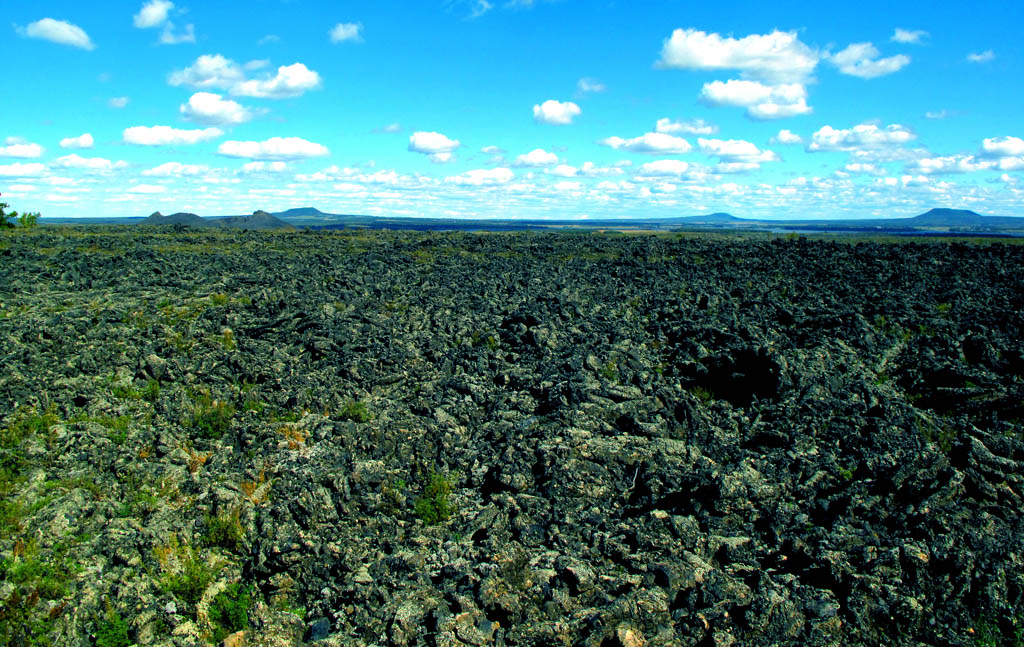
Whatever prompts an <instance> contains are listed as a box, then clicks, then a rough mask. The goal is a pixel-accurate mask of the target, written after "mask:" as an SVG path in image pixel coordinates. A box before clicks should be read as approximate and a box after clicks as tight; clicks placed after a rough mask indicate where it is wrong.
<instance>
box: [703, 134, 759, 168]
mask: <svg viewBox="0 0 1024 647" xmlns="http://www.w3.org/2000/svg"><path fill="white" fill-rule="evenodd" d="M697 144H698V145H699V146H700V150H701V152H702V153H704V154H705V155H713V156H715V157H717V158H718V159H719V160H721V161H722V162H725V163H738V164H749V165H753V168H756V167H757V165H758V164H760V163H761V162H776V161H778V159H779V157H778V155H776V154H775V153H773V152H772V151H762V150H760V149H758V147H757V146H755V145H754V144H753V143H751V142H748V141H746V140H743V139H703V138H701V139H698V140H697ZM744 170H748V169H744Z"/></svg>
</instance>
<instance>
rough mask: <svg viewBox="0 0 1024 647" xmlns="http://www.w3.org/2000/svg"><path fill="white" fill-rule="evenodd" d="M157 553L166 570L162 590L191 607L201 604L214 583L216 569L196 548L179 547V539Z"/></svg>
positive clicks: (173, 540)
mask: <svg viewBox="0 0 1024 647" xmlns="http://www.w3.org/2000/svg"><path fill="white" fill-rule="evenodd" d="M156 553H157V559H158V560H159V561H160V563H161V566H162V567H163V569H164V576H163V578H161V580H160V588H162V589H163V590H164V591H166V592H167V593H170V594H171V595H173V596H175V597H177V598H178V599H180V600H182V601H183V602H186V603H188V604H190V605H194V604H195V603H197V602H199V599H200V598H201V597H203V591H205V590H206V587H208V586H209V585H210V582H212V581H213V577H214V575H215V572H214V569H213V568H212V567H210V566H209V565H208V564H207V563H206V562H205V561H204V560H203V559H201V558H200V557H199V555H198V553H197V552H196V550H195V549H194V548H192V547H191V546H188V545H185V546H181V545H179V544H178V540H177V538H173V539H172V540H171V542H170V543H168V544H167V545H166V546H162V547H159V548H157V549H156Z"/></svg>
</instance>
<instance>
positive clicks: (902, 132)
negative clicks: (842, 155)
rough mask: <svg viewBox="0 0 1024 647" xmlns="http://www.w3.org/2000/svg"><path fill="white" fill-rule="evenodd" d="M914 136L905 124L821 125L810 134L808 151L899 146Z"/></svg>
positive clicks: (847, 150)
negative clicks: (842, 127)
mask: <svg viewBox="0 0 1024 647" xmlns="http://www.w3.org/2000/svg"><path fill="white" fill-rule="evenodd" d="M914 138H915V135H914V133H912V132H910V129H909V128H907V127H906V126H901V125H899V124H891V125H889V126H886V127H885V128H879V127H878V126H877V125H875V124H860V125H857V126H854V127H853V128H848V129H837V128H833V127H831V126H822V127H821V128H820V129H819V130H818V131H817V132H815V133H814V134H813V135H812V136H811V143H810V144H809V145H808V146H807V150H809V151H846V152H851V151H860V150H877V149H882V148H891V147H899V146H902V145H903V144H906V143H908V142H910V141H911V140H913V139H914Z"/></svg>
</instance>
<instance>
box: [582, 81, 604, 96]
mask: <svg viewBox="0 0 1024 647" xmlns="http://www.w3.org/2000/svg"><path fill="white" fill-rule="evenodd" d="M605 89H606V88H605V85H604V83H601V82H600V81H598V80H597V79H592V78H590V77H583V78H582V79H580V80H579V81H577V82H576V90H577V91H578V92H579V93H580V94H587V93H589V92H604V91H605Z"/></svg>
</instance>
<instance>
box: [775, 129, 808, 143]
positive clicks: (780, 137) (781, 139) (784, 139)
mask: <svg viewBox="0 0 1024 647" xmlns="http://www.w3.org/2000/svg"><path fill="white" fill-rule="evenodd" d="M772 143H773V144H802V143H804V138H803V137H801V136H800V135H797V134H796V133H794V132H793V131H791V130H785V129H783V130H780V131H779V133H778V134H777V135H775V136H774V137H772Z"/></svg>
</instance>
